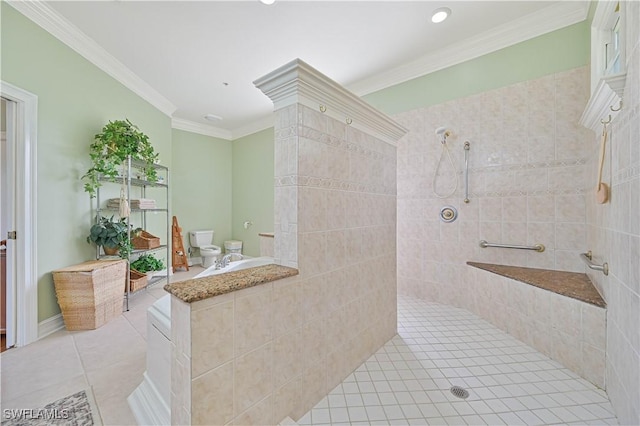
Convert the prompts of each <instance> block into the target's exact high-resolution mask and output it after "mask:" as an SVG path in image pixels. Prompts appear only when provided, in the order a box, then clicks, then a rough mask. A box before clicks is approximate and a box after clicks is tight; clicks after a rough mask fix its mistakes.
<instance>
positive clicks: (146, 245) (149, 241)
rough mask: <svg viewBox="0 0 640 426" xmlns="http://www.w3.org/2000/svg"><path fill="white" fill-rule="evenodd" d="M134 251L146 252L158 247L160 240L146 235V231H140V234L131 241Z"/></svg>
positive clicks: (148, 234)
mask: <svg viewBox="0 0 640 426" xmlns="http://www.w3.org/2000/svg"><path fill="white" fill-rule="evenodd" d="M131 244H133V248H134V249H138V250H146V249H154V248H157V247H160V238H158V237H156V236H155V235H152V234H150V233H148V232H147V231H140V233H139V234H138V235H137V236H135V237H133V238H132V239H131Z"/></svg>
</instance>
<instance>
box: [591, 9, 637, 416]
mask: <svg viewBox="0 0 640 426" xmlns="http://www.w3.org/2000/svg"><path fill="white" fill-rule="evenodd" d="M621 7H622V8H623V11H622V13H623V14H624V15H625V16H626V22H625V27H624V28H625V33H626V41H627V43H626V56H627V61H626V62H627V67H626V68H627V69H626V72H627V75H626V86H625V89H624V103H623V107H622V109H621V110H620V112H619V113H617V114H614V116H615V118H614V120H613V122H612V123H611V125H610V126H609V130H610V131H609V140H608V142H607V150H606V155H605V159H606V160H605V166H604V172H603V176H604V177H603V180H604V182H606V183H607V184H608V185H609V186H610V195H611V200H610V202H608V203H606V204H597V203H596V202H595V197H594V195H593V194H592V192H593V191H590V193H589V198H588V203H587V241H588V248H589V249H591V250H592V251H593V255H594V258H595V260H596V261H597V262H599V263H601V262H608V263H609V268H610V273H609V275H608V276H604V275H603V274H601V273H599V272H595V271H588V275H589V277H590V278H591V280H592V281H593V282H594V283H595V285H596V286H597V288H598V290H600V292H601V293H602V294H603V295H604V298H605V300H606V301H607V372H606V381H607V393H608V395H609V398H610V399H611V403H612V405H613V407H614V409H615V411H616V414H617V415H618V419H619V420H620V424H640V326H639V324H640V213H639V212H640V33H639V28H640V3H638V2H631V1H629V2H621ZM613 107H614V108H617V107H618V105H613ZM603 118H604V119H606V117H603ZM600 142H601V141H600V134H599V133H598V134H595V135H592V137H591V138H590V139H589V140H588V141H586V145H585V149H586V150H587V152H588V153H589V154H590V155H589V157H588V159H589V162H588V179H589V180H588V182H589V183H590V185H589V188H592V187H593V185H595V182H596V179H597V170H598V169H597V167H598V156H599V153H600V152H599V150H600Z"/></svg>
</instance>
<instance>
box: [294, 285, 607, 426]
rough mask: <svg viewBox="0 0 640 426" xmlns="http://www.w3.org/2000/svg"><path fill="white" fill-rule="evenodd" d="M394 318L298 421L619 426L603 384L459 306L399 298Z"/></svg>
mask: <svg viewBox="0 0 640 426" xmlns="http://www.w3.org/2000/svg"><path fill="white" fill-rule="evenodd" d="M398 316H399V318H398V334H399V335H398V336H396V337H395V338H394V339H392V340H391V341H390V342H388V343H387V344H386V345H385V346H383V347H382V348H381V349H380V350H379V351H378V352H377V353H376V354H374V355H373V356H372V357H371V358H370V359H369V360H367V361H366V362H365V363H364V364H363V365H362V366H360V368H358V369H357V370H356V371H355V372H354V373H353V374H351V375H350V376H349V377H347V378H346V379H345V380H344V382H342V384H341V385H339V386H338V387H336V388H335V389H334V390H333V391H332V392H331V393H330V394H329V395H328V396H327V397H326V398H324V399H323V400H322V401H320V403H318V404H317V405H316V407H314V408H313V409H312V410H311V411H310V412H309V413H307V414H306V415H305V416H304V417H302V418H301V419H300V420H298V423H299V424H301V425H308V424H313V425H320V424H334V425H335V424H351V425H369V424H381V425H389V424H392V425H402V424H411V425H413V424H421V425H425V424H429V425H444V424H447V425H465V424H468V425H504V424H506V425H520V424H534V425H547V424H572V423H575V424H598V425H601V424H617V420H616V418H615V416H614V414H613V410H612V408H611V405H610V403H609V400H608V399H607V395H606V394H605V393H604V392H603V391H602V390H599V389H597V388H596V387H594V386H593V385H591V384H590V383H589V382H587V381H585V380H584V379H581V378H580V377H578V376H577V375H576V374H574V373H572V372H571V371H569V370H567V369H566V368H563V367H562V366H561V365H560V364H558V363H557V362H555V361H552V360H550V359H549V358H547V357H546V356H544V355H542V354H540V353H539V352H537V351H536V350H534V349H532V348H531V347H529V346H527V345H525V344H524V343H521V342H520V341H518V340H516V339H515V338H513V337H511V336H510V335H508V334H506V333H504V332H503V331H501V330H499V329H497V328H495V327H494V326H493V325H491V324H489V323H488V322H486V321H484V320H482V319H480V318H478V317H477V316H475V315H473V314H471V313H469V312H467V311H465V310H461V309H457V308H453V307H451V306H446V305H439V304H435V303H427V302H423V301H420V300H413V299H405V298H402V297H399V300H398ZM454 385H457V386H461V387H464V388H465V389H467V390H468V391H469V394H470V395H469V397H468V398H467V399H459V398H457V397H455V396H453V395H452V394H451V392H450V391H449V389H450V387H451V386H454Z"/></svg>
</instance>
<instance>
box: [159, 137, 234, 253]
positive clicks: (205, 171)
mask: <svg viewBox="0 0 640 426" xmlns="http://www.w3.org/2000/svg"><path fill="white" fill-rule="evenodd" d="M172 134H173V149H172V162H171V163H172V165H173V167H172V169H171V193H172V195H171V205H172V210H173V214H174V215H176V216H177V217H178V222H179V223H180V227H181V228H182V231H183V240H184V248H185V250H188V248H189V247H190V245H189V231H193V230H199V229H213V230H214V231H215V235H214V244H216V245H219V246H220V247H222V246H223V243H224V241H225V240H229V239H231V209H232V201H231V167H232V161H231V155H232V148H231V146H232V142H231V141H227V140H224V139H218V138H213V137H210V136H203V135H199V134H196V133H190V132H185V131H182V130H176V129H173V131H172ZM194 255H198V254H197V253H194Z"/></svg>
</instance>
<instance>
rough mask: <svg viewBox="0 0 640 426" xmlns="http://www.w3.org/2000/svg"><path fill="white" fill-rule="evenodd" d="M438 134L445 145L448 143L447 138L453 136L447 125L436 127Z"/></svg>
mask: <svg viewBox="0 0 640 426" xmlns="http://www.w3.org/2000/svg"><path fill="white" fill-rule="evenodd" d="M436 136H438V137H439V138H440V143H441V144H443V145H444V144H445V143H447V138H448V137H449V136H451V130H449V129H447V128H446V127H438V128H437V129H436Z"/></svg>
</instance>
